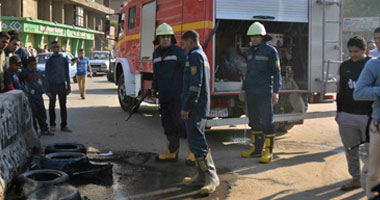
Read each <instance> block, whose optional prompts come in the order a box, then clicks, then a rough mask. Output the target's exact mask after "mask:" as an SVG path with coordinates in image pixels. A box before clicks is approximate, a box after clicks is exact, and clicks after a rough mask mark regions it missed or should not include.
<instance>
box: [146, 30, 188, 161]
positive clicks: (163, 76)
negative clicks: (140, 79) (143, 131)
mask: <svg viewBox="0 0 380 200" xmlns="http://www.w3.org/2000/svg"><path fill="white" fill-rule="evenodd" d="M154 44H156V45H157V44H158V45H159V46H158V48H157V49H156V50H155V51H154V53H153V71H154V79H153V83H152V90H153V92H152V93H153V94H157V92H158V94H159V95H158V99H159V103H160V107H161V109H160V113H161V123H162V126H163V128H164V131H165V135H166V138H167V148H166V153H165V154H162V155H158V156H157V158H156V160H157V161H177V160H178V151H179V144H180V136H181V137H185V138H186V129H185V123H184V122H183V121H182V120H181V116H180V113H181V94H182V83H183V70H184V67H185V62H186V52H185V51H184V50H183V49H182V48H181V47H178V46H176V45H175V44H176V39H175V37H174V32H173V29H172V27H171V26H170V25H168V24H166V23H163V24H161V25H160V26H159V27H158V28H157V30H156V39H155V41H154ZM194 162H195V157H194V154H192V153H191V151H190V148H188V157H187V160H186V164H187V165H194Z"/></svg>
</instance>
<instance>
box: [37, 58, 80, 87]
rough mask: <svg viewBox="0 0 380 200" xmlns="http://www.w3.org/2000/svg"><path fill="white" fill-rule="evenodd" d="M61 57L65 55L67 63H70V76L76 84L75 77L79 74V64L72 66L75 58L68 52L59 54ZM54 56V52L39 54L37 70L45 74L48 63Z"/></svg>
mask: <svg viewBox="0 0 380 200" xmlns="http://www.w3.org/2000/svg"><path fill="white" fill-rule="evenodd" d="M59 54H60V55H63V56H64V57H65V58H66V59H67V61H68V62H69V76H70V78H73V80H74V82H76V77H75V75H76V74H77V64H76V63H75V64H74V65H71V61H72V60H73V59H74V56H73V55H72V54H71V53H68V52H59ZM51 55H53V53H52V52H49V53H39V54H38V55H37V70H38V71H42V72H45V65H46V61H47V60H48V59H49V58H50V57H51Z"/></svg>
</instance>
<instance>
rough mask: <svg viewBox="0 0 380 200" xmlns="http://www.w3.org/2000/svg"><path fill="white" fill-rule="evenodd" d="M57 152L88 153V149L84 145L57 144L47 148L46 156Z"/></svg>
mask: <svg viewBox="0 0 380 200" xmlns="http://www.w3.org/2000/svg"><path fill="white" fill-rule="evenodd" d="M56 152H78V153H84V154H85V153H87V150H86V147H85V146H84V145H83V144H76V143H56V144H52V145H48V146H47V147H46V148H45V154H49V153H56Z"/></svg>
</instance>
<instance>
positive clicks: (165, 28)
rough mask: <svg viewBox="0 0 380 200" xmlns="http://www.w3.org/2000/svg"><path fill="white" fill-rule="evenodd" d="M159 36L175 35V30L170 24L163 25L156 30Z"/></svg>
mask: <svg viewBox="0 0 380 200" xmlns="http://www.w3.org/2000/svg"><path fill="white" fill-rule="evenodd" d="M159 35H174V31H173V28H172V27H171V26H170V25H169V24H167V23H163V24H161V25H159V26H158V27H157V29H156V36H159Z"/></svg>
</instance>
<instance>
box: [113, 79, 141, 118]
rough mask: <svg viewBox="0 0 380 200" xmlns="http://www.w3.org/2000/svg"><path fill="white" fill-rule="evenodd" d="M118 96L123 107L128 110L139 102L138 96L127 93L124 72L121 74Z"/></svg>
mask: <svg viewBox="0 0 380 200" xmlns="http://www.w3.org/2000/svg"><path fill="white" fill-rule="evenodd" d="M117 96H118V99H119V103H120V106H121V108H122V109H123V110H124V111H126V112H128V111H129V110H131V108H132V107H133V106H134V105H135V104H136V103H137V99H136V98H132V97H129V96H127V95H126V94H125V85H124V74H121V75H120V78H119V82H118V86H117Z"/></svg>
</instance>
